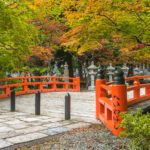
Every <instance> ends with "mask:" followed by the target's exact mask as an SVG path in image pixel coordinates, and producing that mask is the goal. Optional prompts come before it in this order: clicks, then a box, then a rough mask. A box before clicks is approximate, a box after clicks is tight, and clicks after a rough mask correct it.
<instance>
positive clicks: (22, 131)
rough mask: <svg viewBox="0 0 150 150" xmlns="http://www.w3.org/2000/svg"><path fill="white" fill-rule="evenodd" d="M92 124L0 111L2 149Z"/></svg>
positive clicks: (0, 147)
mask: <svg viewBox="0 0 150 150" xmlns="http://www.w3.org/2000/svg"><path fill="white" fill-rule="evenodd" d="M89 125H90V123H86V122H81V121H77V120H68V121H67V120H61V118H52V117H49V116H35V115H32V114H29V113H22V112H11V113H10V112H8V111H2V110H1V111H0V149H2V148H6V147H10V146H13V145H15V144H19V143H24V142H29V141H33V140H37V139H41V138H45V137H48V136H50V135H56V134H59V133H63V132H66V131H70V130H72V129H74V128H80V127H86V126H89Z"/></svg>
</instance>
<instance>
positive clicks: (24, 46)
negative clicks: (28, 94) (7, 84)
mask: <svg viewBox="0 0 150 150" xmlns="http://www.w3.org/2000/svg"><path fill="white" fill-rule="evenodd" d="M33 14H34V13H33V10H32V9H30V5H29V3H28V1H25V0H20V1H15V0H8V1H7V2H6V1H4V0H1V1H0V74H1V75H3V74H4V73H5V71H13V70H17V69H19V68H21V66H23V63H24V61H25V60H26V59H27V57H28V55H29V54H30V50H31V49H32V47H33V46H34V45H35V43H36V41H37V38H36V34H37V32H36V29H35V28H34V27H33V25H31V23H30V20H31V18H32V17H33Z"/></svg>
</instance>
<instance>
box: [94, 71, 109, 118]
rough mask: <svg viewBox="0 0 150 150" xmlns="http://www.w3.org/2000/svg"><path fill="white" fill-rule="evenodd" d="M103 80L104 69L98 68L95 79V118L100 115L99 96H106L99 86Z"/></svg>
mask: <svg viewBox="0 0 150 150" xmlns="http://www.w3.org/2000/svg"><path fill="white" fill-rule="evenodd" d="M105 83H106V82H105V80H104V70H103V69H101V68H99V69H98V72H97V80H96V119H99V115H100V103H99V98H100V97H106V96H107V93H106V91H105V90H104V89H102V88H101V87H100V85H102V84H105Z"/></svg>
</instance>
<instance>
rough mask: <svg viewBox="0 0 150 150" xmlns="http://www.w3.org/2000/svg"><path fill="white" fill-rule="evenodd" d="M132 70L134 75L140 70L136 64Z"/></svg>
mask: <svg viewBox="0 0 150 150" xmlns="http://www.w3.org/2000/svg"><path fill="white" fill-rule="evenodd" d="M133 71H134V75H135V76H138V75H139V72H140V70H139V68H138V66H136V67H135V68H134V70H133Z"/></svg>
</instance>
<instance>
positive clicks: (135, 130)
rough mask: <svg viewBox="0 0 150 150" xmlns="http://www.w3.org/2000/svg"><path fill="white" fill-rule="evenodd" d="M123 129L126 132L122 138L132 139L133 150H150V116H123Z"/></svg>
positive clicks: (126, 114) (128, 114)
mask: <svg viewBox="0 0 150 150" xmlns="http://www.w3.org/2000/svg"><path fill="white" fill-rule="evenodd" d="M121 127H123V128H124V131H123V132H122V133H121V136H123V137H127V138H129V139H130V149H131V150H150V114H148V113H147V114H142V111H141V110H139V111H138V112H137V113H136V114H132V113H124V114H122V123H121Z"/></svg>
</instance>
